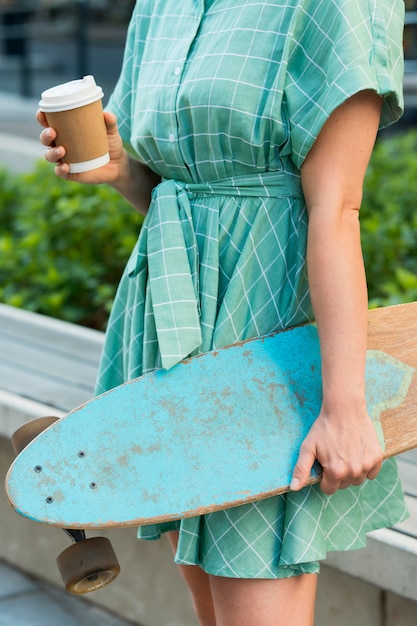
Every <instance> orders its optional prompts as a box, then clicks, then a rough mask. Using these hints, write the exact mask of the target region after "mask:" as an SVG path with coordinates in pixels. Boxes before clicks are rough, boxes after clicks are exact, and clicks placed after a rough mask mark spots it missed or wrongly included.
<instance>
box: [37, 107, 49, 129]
mask: <svg viewBox="0 0 417 626" xmlns="http://www.w3.org/2000/svg"><path fill="white" fill-rule="evenodd" d="M36 119H37V121H38V122H39V124H40V125H41V126H45V128H46V127H47V126H48V121H47V119H46V115H45V113H44V112H43V111H40V110H39V109H38V111H36Z"/></svg>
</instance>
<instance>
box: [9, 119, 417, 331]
mask: <svg viewBox="0 0 417 626" xmlns="http://www.w3.org/2000/svg"><path fill="white" fill-rule="evenodd" d="M416 187H417V131H414V130H413V131H409V132H407V133H405V134H403V135H397V136H391V137H390V138H387V139H380V140H379V141H378V143H377V146H376V149H375V151H374V154H373V157H372V160H371V163H370V166H369V169H368V172H367V177H366V182H365V190H364V199H363V207H362V211H361V225H362V243H363V250H364V257H365V264H366V268H367V276H368V285H369V295H370V304H371V306H384V305H388V304H395V303H399V302H407V301H411V300H417V193H416ZM0 208H1V210H0V301H2V302H5V303H7V304H11V305H14V306H18V307H23V308H25V309H27V310H30V311H38V312H40V313H44V314H46V315H51V316H53V317H58V318H61V319H65V320H67V321H70V322H76V323H80V324H86V325H89V326H93V327H95V328H100V329H102V328H104V327H105V324H106V320H107V317H108V313H109V310H110V308H111V305H112V302H113V298H114V293H115V289H116V286H117V283H118V281H119V278H120V275H121V273H122V270H123V267H124V265H125V262H126V260H127V258H128V256H129V254H130V251H131V249H132V248H133V245H134V243H135V240H136V237H137V234H138V231H139V229H140V226H141V223H142V218H141V217H140V216H139V215H138V214H137V213H136V212H135V211H134V210H133V209H132V207H131V206H130V205H129V204H128V203H127V202H125V201H124V200H123V199H122V198H120V196H119V195H118V194H117V193H116V192H115V191H113V190H112V189H110V188H109V187H107V186H98V187H92V186H87V185H86V186H83V185H78V184H76V183H69V182H66V181H62V180H60V179H58V178H57V177H56V176H55V175H54V173H53V171H52V169H51V166H50V165H49V164H47V163H45V162H43V161H41V162H40V163H39V164H38V165H37V167H36V169H35V171H34V172H33V173H31V174H26V175H18V176H17V175H12V174H10V173H7V172H6V171H0Z"/></svg>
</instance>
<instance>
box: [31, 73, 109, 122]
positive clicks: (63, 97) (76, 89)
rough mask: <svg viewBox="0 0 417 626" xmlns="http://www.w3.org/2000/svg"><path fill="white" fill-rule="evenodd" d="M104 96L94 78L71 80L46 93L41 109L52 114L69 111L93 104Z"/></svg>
mask: <svg viewBox="0 0 417 626" xmlns="http://www.w3.org/2000/svg"><path fill="white" fill-rule="evenodd" d="M103 95H104V94H103V90H102V88H101V87H99V86H98V85H96V81H95V80H94V76H84V78H82V79H80V80H71V81H70V82H68V83H63V84H62V85H56V86H55V87H51V88H50V89H47V90H46V91H44V92H43V93H42V100H41V101H40V102H39V107H40V109H41V111H45V112H48V111H50V112H52V113H55V112H58V111H69V110H71V109H77V108H78V107H82V106H86V105H87V104H92V103H93V102H96V101H97V100H100V99H101V98H102V97H103Z"/></svg>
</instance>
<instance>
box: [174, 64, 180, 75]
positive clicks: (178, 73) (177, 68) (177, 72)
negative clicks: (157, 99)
mask: <svg viewBox="0 0 417 626" xmlns="http://www.w3.org/2000/svg"><path fill="white" fill-rule="evenodd" d="M174 74H175V76H179V75H180V74H181V67H180V66H179V65H177V67H176V68H175V70H174Z"/></svg>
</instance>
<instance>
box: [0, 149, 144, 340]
mask: <svg viewBox="0 0 417 626" xmlns="http://www.w3.org/2000/svg"><path fill="white" fill-rule="evenodd" d="M0 207H1V211H0V258H1V262H0V301H2V302H4V303H7V304H11V305H13V306H17V307H22V308H25V309H27V310H29V311H37V312H40V313H44V314H46V315H50V316H53V317H58V318H61V319H65V320H67V321H70V322H76V323H80V324H85V325H88V326H92V327H94V328H99V329H102V328H103V327H104V326H105V324H106V320H107V317H108V313H109V310H110V307H111V304H112V301H113V298H114V292H115V288H116V286H117V282H118V280H119V278H120V275H121V272H122V270H123V267H124V264H125V262H126V259H127V257H128V255H129V254H130V252H131V250H132V248H133V246H134V243H135V241H136V238H137V235H138V232H139V229H140V225H141V221H142V220H141V217H140V216H139V214H138V213H136V211H135V210H134V209H133V208H132V207H131V206H130V205H129V204H128V203H127V202H125V201H124V200H123V199H122V198H121V197H120V196H119V195H118V194H117V193H116V192H115V191H113V190H112V189H111V188H109V187H108V186H104V185H103V186H97V187H92V186H89V185H79V184H76V183H69V182H67V181H63V180H61V179H58V178H57V177H56V176H55V175H54V173H53V171H52V170H51V166H50V165H49V164H47V163H45V162H43V161H41V162H39V164H38V165H37V167H36V169H35V171H34V172H33V173H30V174H25V175H19V176H13V175H11V174H8V173H6V172H5V171H2V172H0Z"/></svg>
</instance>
